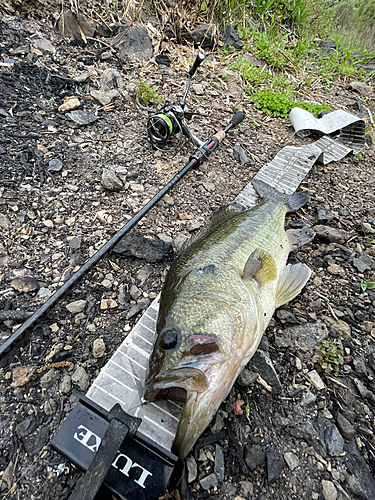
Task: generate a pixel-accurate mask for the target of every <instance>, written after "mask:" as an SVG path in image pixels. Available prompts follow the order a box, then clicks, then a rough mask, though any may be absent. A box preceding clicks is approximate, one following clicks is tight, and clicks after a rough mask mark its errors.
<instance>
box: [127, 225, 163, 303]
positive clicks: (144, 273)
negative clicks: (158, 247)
mask: <svg viewBox="0 0 375 500" xmlns="http://www.w3.org/2000/svg"><path fill="white" fill-rule="evenodd" d="M159 238H160V235H159ZM160 239H161V240H162V241H164V242H165V241H166V240H163V238H160ZM169 243H172V242H171V241H169ZM154 271H155V269H154V268H153V267H152V266H149V265H148V264H147V265H146V266H143V267H142V268H141V269H140V270H139V271H138V273H137V279H139V281H140V282H141V285H143V284H144V283H145V282H146V281H147V280H148V278H149V277H150V276H151V274H152V273H153V272H154ZM130 293H131V292H130ZM134 300H137V299H134Z"/></svg>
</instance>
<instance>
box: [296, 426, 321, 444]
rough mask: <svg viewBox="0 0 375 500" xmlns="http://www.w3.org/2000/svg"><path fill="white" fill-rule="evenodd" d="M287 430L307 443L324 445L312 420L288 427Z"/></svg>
mask: <svg viewBox="0 0 375 500" xmlns="http://www.w3.org/2000/svg"><path fill="white" fill-rule="evenodd" d="M289 432H290V434H291V435H292V436H294V437H296V438H298V439H303V440H305V441H307V442H308V443H309V444H312V445H316V444H318V445H319V446H323V445H324V443H323V441H322V440H321V438H320V436H319V434H318V433H317V431H316V429H315V427H314V426H313V424H312V422H306V423H304V424H300V425H298V426H296V427H292V428H291V429H289Z"/></svg>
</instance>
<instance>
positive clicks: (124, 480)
mask: <svg viewBox="0 0 375 500" xmlns="http://www.w3.org/2000/svg"><path fill="white" fill-rule="evenodd" d="M109 415H110V412H109V413H108V412H107V411H106V410H104V409H103V408H101V407H100V406H98V405H97V404H96V403H94V402H92V401H90V400H89V399H88V398H86V397H85V396H83V395H82V396H81V402H80V403H78V404H77V405H76V406H75V407H74V408H73V410H72V411H71V413H70V414H69V416H68V418H67V419H66V420H65V421H64V423H63V424H62V426H61V427H60V429H59V430H58V432H57V433H56V435H55V436H54V437H53V439H52V446H53V448H54V449H55V450H56V451H58V452H59V453H60V454H61V455H63V456H65V457H66V458H67V459H68V460H69V461H70V462H71V463H73V464H74V465H75V466H76V467H78V468H79V469H81V470H82V471H88V472H86V473H85V474H84V475H83V476H82V478H83V480H84V478H85V476H86V475H88V474H90V466H91V465H94V461H95V458H96V456H97V454H98V453H100V447H101V445H102V443H103V441H104V439H103V438H104V436H105V434H106V432H107V431H108V428H109V427H110V425H111V424H110V423H109V422H108V420H107V419H108V418H109ZM125 415H126V416H127V418H128V419H129V420H131V419H134V418H133V417H131V416H130V415H127V414H125ZM134 420H139V419H134ZM130 426H131V424H130ZM128 427H129V422H128ZM113 430H114V427H113ZM133 430H134V429H133ZM98 450H99V452H98ZM105 457H106V455H105ZM176 462H177V457H176V456H175V455H173V454H172V453H171V452H169V451H168V450H164V449H162V448H160V447H159V446H158V445H156V444H155V443H152V442H151V441H150V440H149V439H148V438H146V437H145V436H143V434H142V433H140V432H139V431H136V432H135V433H134V435H133V437H130V433H129V434H128V435H127V436H126V437H125V439H124V440H123V441H122V443H121V445H119V447H118V449H117V450H116V452H115V455H114V458H113V460H112V461H111V465H110V467H109V468H108V467H107V469H106V474H105V476H104V478H103V482H102V487H101V488H100V490H99V493H98V494H97V496H96V497H95V500H102V499H103V500H104V499H106V498H108V497H109V495H108V493H109V491H111V492H112V493H113V494H115V495H116V498H119V499H121V500H157V499H158V498H159V497H160V496H162V495H163V494H164V493H165V491H166V488H167V486H168V482H169V479H170V476H171V474H172V471H173V468H174V465H175V464H176ZM104 465H105V466H106V464H104ZM95 469H96V471H97V473H98V474H100V473H101V461H100V460H99V461H97V463H96V464H95ZM90 487H91V486H87V489H89V488H90ZM108 490H109V491H108ZM76 491H79V490H76V489H75V490H74V492H73V493H72V495H71V497H70V498H69V500H71V499H73V500H74V498H75V497H74V495H77V494H78V493H76ZM81 491H82V490H81ZM85 493H86V492H85V491H82V494H81V497H80V498H81V500H84V499H85V498H86V497H85V496H84V495H85ZM90 493H91V494H92V493H93V491H91V492H90V491H88V492H87V494H90ZM78 498H79V497H78Z"/></svg>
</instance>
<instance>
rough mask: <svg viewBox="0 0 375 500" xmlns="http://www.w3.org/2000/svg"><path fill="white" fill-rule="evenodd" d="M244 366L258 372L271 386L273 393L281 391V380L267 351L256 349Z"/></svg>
mask: <svg viewBox="0 0 375 500" xmlns="http://www.w3.org/2000/svg"><path fill="white" fill-rule="evenodd" d="M246 367H247V368H248V369H249V370H250V371H252V372H255V373H259V375H260V376H261V377H262V379H263V380H265V381H266V382H267V384H269V385H270V386H271V387H272V391H273V393H274V394H278V393H279V392H280V391H281V389H282V386H281V382H280V380H279V377H278V375H277V373H276V371H275V368H274V366H273V363H272V360H271V358H270V356H269V354H268V353H267V352H265V351H262V350H260V349H258V350H257V351H256V352H255V354H254V356H253V357H252V358H251V360H250V361H249V363H248V364H247V366H246Z"/></svg>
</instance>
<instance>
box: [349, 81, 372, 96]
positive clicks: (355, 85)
mask: <svg viewBox="0 0 375 500" xmlns="http://www.w3.org/2000/svg"><path fill="white" fill-rule="evenodd" d="M349 87H350V88H351V89H353V90H356V91H357V92H359V93H360V94H361V95H368V94H371V92H372V86H371V85H367V83H365V82H350V83H349Z"/></svg>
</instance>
